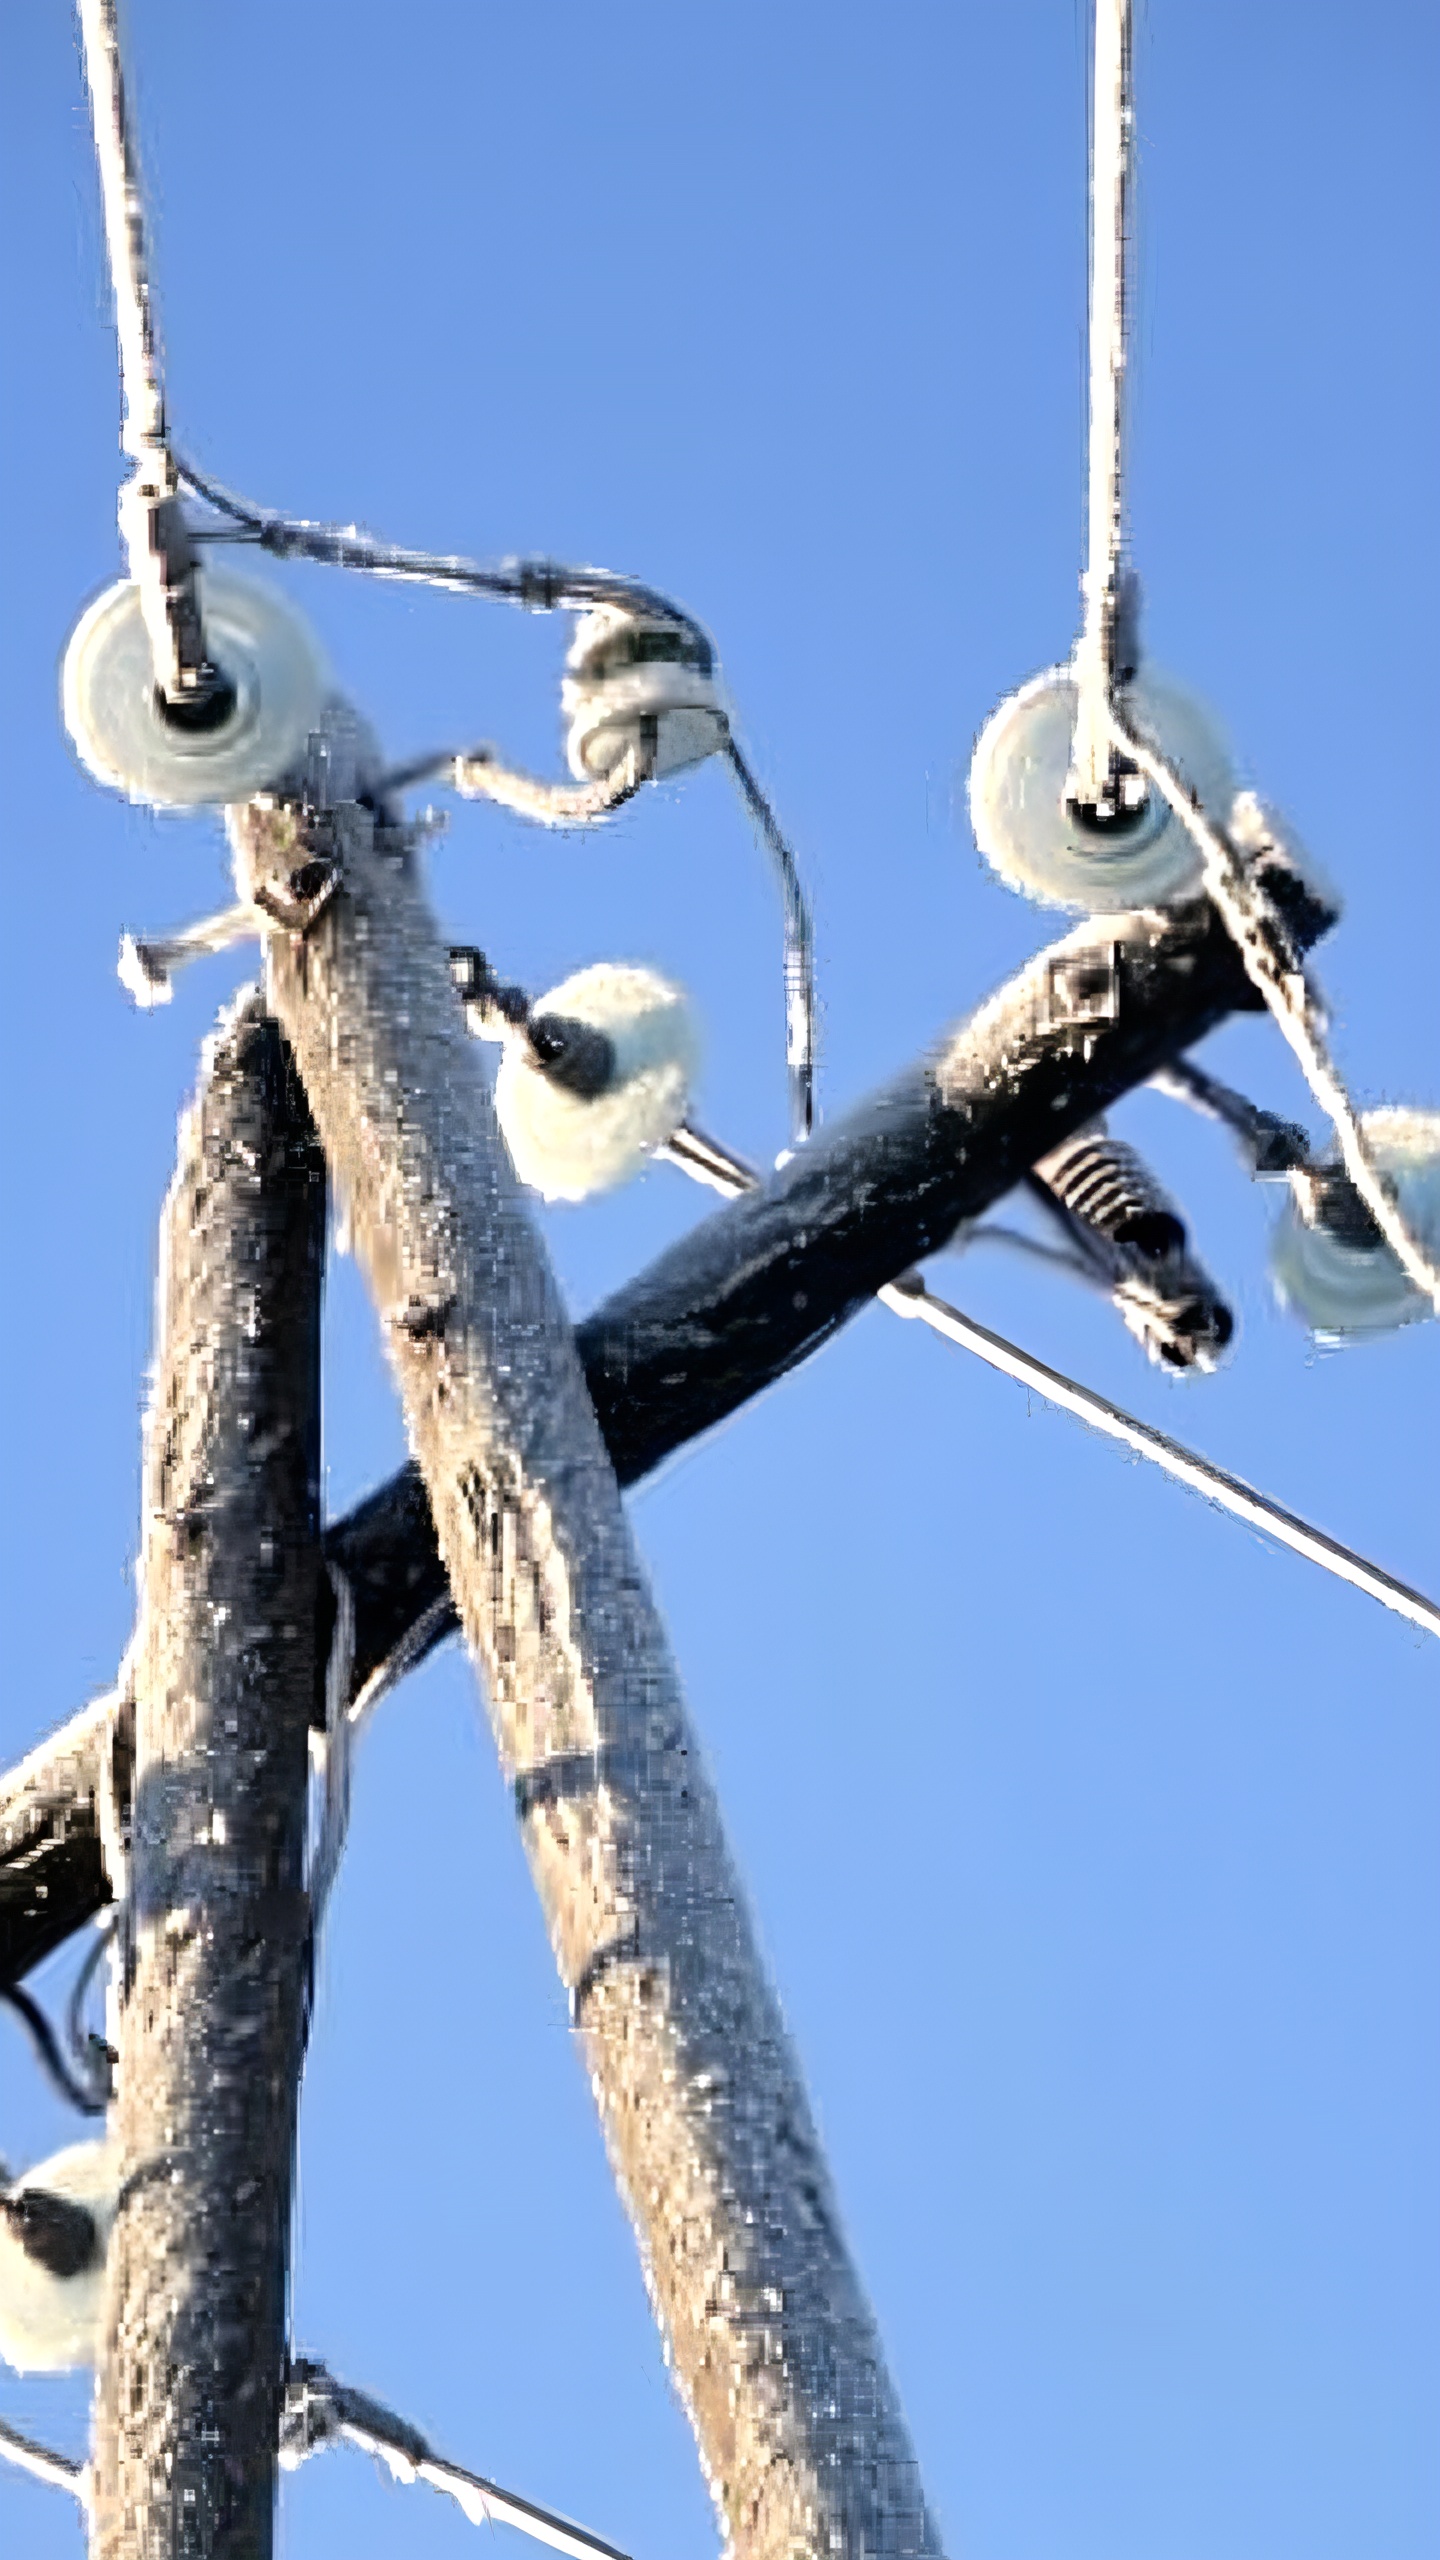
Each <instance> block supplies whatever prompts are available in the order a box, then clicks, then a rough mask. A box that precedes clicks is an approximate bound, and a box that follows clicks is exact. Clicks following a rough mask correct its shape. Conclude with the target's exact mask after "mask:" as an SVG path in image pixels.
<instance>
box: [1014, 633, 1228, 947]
mask: <svg viewBox="0 0 1440 2560" xmlns="http://www.w3.org/2000/svg"><path fill="white" fill-rule="evenodd" d="M1075 704H1076V691H1075V676H1074V670H1073V669H1072V668H1070V667H1068V666H1066V667H1050V668H1047V669H1046V672H1045V673H1044V674H1043V675H1039V676H1035V677H1033V678H1032V679H1031V681H1030V683H1029V684H1025V685H1022V686H1021V687H1020V690H1019V692H1018V693H1012V694H1011V695H1010V697H1009V699H1008V700H1007V701H1005V702H1002V703H1001V705H1000V708H999V710H998V711H996V712H994V713H993V714H992V715H991V717H990V719H989V720H988V721H987V722H986V724H985V727H984V728H983V729H982V730H981V732H980V736H979V738H978V740H977V741H976V746H975V753H974V756H973V757H972V759H971V764H970V818H971V824H972V825H973V827H974V830H975V841H976V843H977V844H978V846H979V848H980V850H981V852H982V853H983V854H984V856H985V859H986V861H987V862H989V863H990V864H991V866H992V867H993V869H995V870H996V871H998V872H999V874H1000V877H1001V879H1002V880H1006V881H1008V882H1009V884H1010V886H1011V888H1012V889H1019V890H1020V891H1021V892H1022V894H1023V895H1024V896H1025V897H1027V898H1034V899H1037V900H1038V901H1039V902H1040V904H1041V905H1043V906H1055V907H1077V908H1082V909H1084V910H1085V911H1086V912H1088V913H1089V914H1091V915H1108V914H1113V913H1115V912H1117V911H1119V910H1121V909H1124V908H1127V907H1149V906H1164V905H1166V904H1168V903H1170V902H1171V901H1173V900H1175V899H1178V898H1187V897H1193V896H1194V895H1195V894H1196V892H1197V891H1198V888H1199V884H1200V873H1201V863H1200V854H1199V850H1198V847H1197V846H1196V844H1195V841H1194V838H1193V837H1192V836H1191V835H1190V833H1189V831H1188V829H1186V828H1185V827H1183V826H1182V825H1181V823H1180V821H1179V819H1178V818H1177V817H1175V816H1174V814H1173V813H1172V811H1171V810H1170V809H1169V807H1168V806H1167V804H1166V803H1165V802H1164V801H1163V800H1162V799H1161V798H1160V795H1159V793H1158V792H1156V791H1153V790H1152V791H1150V792H1149V794H1148V797H1147V799H1146V802H1145V805H1144V807H1143V809H1141V811H1140V812H1139V813H1138V815H1137V816H1136V817H1135V818H1134V819H1132V820H1131V821H1130V822H1128V823H1127V824H1126V825H1125V826H1123V827H1120V828H1116V829H1114V830H1110V831H1102V830H1101V829H1099V828H1097V827H1094V826H1090V825H1087V824H1086V823H1085V821H1084V820H1083V819H1081V818H1080V817H1078V816H1077V815H1076V813H1075V811H1074V810H1073V809H1072V808H1071V807H1070V806H1069V805H1068V802H1067V797H1066V789H1067V784H1068V782H1069V778H1070V759H1071V751H1072V747H1073V744H1074V737H1075ZM1124 711H1125V716H1126V717H1127V718H1128V719H1129V720H1130V721H1131V722H1132V723H1133V725H1134V728H1135V731H1136V734H1137V736H1139V737H1141V738H1143V740H1144V742H1145V743H1146V745H1148V746H1152V747H1154V748H1155V749H1156V750H1157V751H1158V753H1159V754H1161V755H1163V756H1164V757H1165V758H1166V759H1167V761H1168V762H1169V763H1171V764H1173V765H1174V766H1175V767H1176V768H1177V770H1178V771H1179V772H1180V774H1181V775H1182V776H1183V777H1184V779H1185V781H1186V782H1188V783H1189V784H1190V786H1191V788H1192V790H1194V791H1195V792H1196V793H1197V794H1198V795H1199V799H1200V802H1201V806H1202V807H1203V808H1204V809H1206V810H1207V811H1209V813H1210V814H1211V815H1212V816H1213V817H1214V818H1216V819H1217V820H1218V821H1219V823H1220V824H1221V825H1222V826H1223V825H1224V824H1225V822H1226V820H1227V819H1228V817H1229V814H1230V805H1231V801H1232V799H1233V797H1234V792H1235V778H1234V775H1233V773H1232V771H1231V766H1230V757H1229V753H1228V750H1227V749H1226V746H1225V744H1224V741H1223V739H1222V738H1221V737H1220V735H1219V732H1218V731H1217V729H1216V727H1215V725H1214V723H1213V721H1212V720H1211V718H1210V715H1209V713H1208V712H1206V711H1205V710H1203V709H1202V707H1201V705H1200V704H1199V703H1197V702H1196V701H1195V700H1194V698H1193V697H1192V696H1191V695H1190V694H1188V693H1186V692H1184V691H1182V689H1181V687H1180V686H1179V685H1177V684H1172V683H1171V681H1170V679H1169V678H1168V677H1167V676H1163V675H1159V674H1157V673H1156V672H1155V670H1154V669H1153V668H1146V669H1145V670H1144V671H1143V672H1142V673H1141V674H1140V675H1138V676H1137V677H1136V678H1135V680H1134V682H1133V683H1132V684H1131V685H1129V686H1128V687H1127V688H1126V692H1125V696H1124Z"/></svg>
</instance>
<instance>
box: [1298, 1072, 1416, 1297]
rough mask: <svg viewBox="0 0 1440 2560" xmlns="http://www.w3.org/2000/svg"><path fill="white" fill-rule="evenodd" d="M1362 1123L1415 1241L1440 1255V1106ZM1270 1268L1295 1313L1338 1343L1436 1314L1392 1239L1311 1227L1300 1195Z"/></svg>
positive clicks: (1373, 1115) (1383, 1114)
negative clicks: (1361, 1238)
mask: <svg viewBox="0 0 1440 2560" xmlns="http://www.w3.org/2000/svg"><path fill="white" fill-rule="evenodd" d="M1360 1125H1361V1127H1362V1129H1363V1130H1364V1132H1365V1135H1366V1137H1367V1138H1368V1139H1369V1141H1370V1147H1371V1152H1372V1154H1373V1156H1374V1159H1375V1162H1376V1164H1377V1165H1378V1166H1379V1168H1380V1171H1381V1172H1382V1173H1388V1175H1389V1176H1390V1179H1391V1181H1392V1182H1393V1184H1394V1186H1395V1196H1396V1199H1397V1200H1398V1201H1399V1204H1400V1209H1401V1213H1402V1215H1403V1217H1404V1219H1405V1223H1406V1225H1407V1227H1408V1228H1409V1230H1410V1233H1411V1234H1412V1235H1413V1236H1414V1238H1415V1241H1416V1243H1417V1244H1418V1245H1419V1246H1420V1248H1421V1250H1422V1252H1425V1253H1427V1254H1429V1255H1431V1256H1434V1255H1436V1254H1440V1111H1410V1110H1405V1109H1403V1108H1401V1107H1399V1106H1395V1107H1392V1108H1389V1109H1385V1110H1381V1111H1367V1112H1365V1113H1364V1114H1363V1115H1362V1118H1361V1123H1360ZM1334 1160H1335V1159H1334V1157H1333V1155H1332V1156H1331V1158H1330V1159H1329V1161H1331V1162H1333V1161H1334ZM1270 1268H1271V1272H1272V1275H1273V1277H1274V1281H1275V1286H1276V1288H1277V1290H1278V1291H1279V1294H1280V1296H1281V1298H1282V1299H1283V1300H1284V1302H1285V1304H1286V1305H1287V1306H1288V1307H1289V1308H1290V1310H1291V1312H1292V1314H1294V1315H1297V1316H1298V1317H1299V1318H1300V1321H1301V1323H1302V1324H1307V1325H1308V1326H1309V1327H1310V1330H1311V1332H1312V1333H1318V1334H1322V1335H1324V1336H1326V1337H1328V1338H1329V1339H1330V1340H1332V1341H1341V1340H1344V1339H1347V1338H1349V1337H1351V1336H1354V1335H1359V1334H1367V1333H1391V1332H1393V1331H1394V1329H1395V1328H1396V1326H1397V1325H1402V1324H1415V1323H1418V1321H1419V1320H1420V1318H1421V1317H1422V1316H1428V1315H1432V1314H1433V1313H1434V1309H1433V1308H1432V1306H1431V1304H1430V1301H1429V1299H1428V1298H1426V1297H1423V1296H1422V1295H1421V1293H1420V1291H1419V1290H1418V1289H1417V1288H1416V1287H1415V1286H1414V1284H1413V1282H1412V1281H1410V1280H1409V1279H1408V1278H1407V1277H1406V1274H1405V1271H1404V1268H1403V1266H1402V1265H1401V1263H1400V1262H1399V1260H1398V1259H1397V1257H1396V1256H1395V1254H1394V1253H1392V1251H1391V1249H1390V1247H1389V1245H1388V1244H1374V1245H1357V1244H1350V1243H1347V1242H1346V1241H1345V1239H1344V1238H1343V1237H1341V1236H1337V1235H1332V1234H1331V1233H1330V1232H1329V1230H1328V1229H1327V1228H1325V1227H1323V1226H1309V1225H1307V1223H1306V1221H1305V1219H1304V1218H1303V1217H1302V1216H1301V1214H1300V1211H1299V1208H1298V1206H1297V1205H1296V1203H1295V1202H1294V1201H1293V1200H1291V1201H1290V1202H1288V1203H1287V1205H1286V1208H1285V1211H1284V1214H1283V1216H1282V1217H1281V1219H1280V1221H1279V1224H1278V1225H1277V1227H1276V1229H1275V1233H1274V1236H1273V1238H1272V1241H1271V1247H1270Z"/></svg>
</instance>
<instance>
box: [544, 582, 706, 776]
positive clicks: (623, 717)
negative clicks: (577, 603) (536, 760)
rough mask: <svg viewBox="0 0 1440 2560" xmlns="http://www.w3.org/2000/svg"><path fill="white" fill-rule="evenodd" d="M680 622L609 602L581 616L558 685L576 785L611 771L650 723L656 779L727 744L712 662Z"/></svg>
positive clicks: (640, 742)
mask: <svg viewBox="0 0 1440 2560" xmlns="http://www.w3.org/2000/svg"><path fill="white" fill-rule="evenodd" d="M700 655H701V651H700V649H699V647H698V645H697V643H696V641H695V639H694V638H693V637H692V635H691V634H690V633H689V632H687V631H686V630H684V629H683V628H682V627H681V626H680V625H679V624H676V623H667V622H663V621H661V620H660V619H659V618H658V617H656V618H650V617H647V616H645V615H642V614H632V613H623V612H621V611H620V610H619V609H618V608H617V607H615V606H612V605H601V606H597V608H596V610H595V611H594V612H593V613H587V614H586V615H585V617H584V619H583V621H582V622H581V624H580V627H579V629H578V631H577V632H576V635H575V640H574V644H573V646H572V648H571V650H570V655H569V659H568V661H567V672H566V675H565V678H564V681H563V683H562V685H561V688H560V707H561V712H562V715H563V718H564V721H565V752H566V756H567V759H568V761H569V766H570V770H571V772H572V773H573V774H574V775H575V777H576V779H577V781H580V782H599V781H602V780H603V779H604V778H605V776H606V775H607V774H610V773H613V772H614V770H615V767H616V766H617V765H618V764H619V762H620V760H621V758H622V757H623V756H624V755H626V754H627V753H628V752H629V751H630V749H632V748H638V747H641V746H642V745H643V743H644V736H645V728H646V724H648V723H649V722H652V721H653V723H654V741H655V747H654V753H655V761H654V765H653V767H652V771H653V773H654V775H655V776H656V778H659V777H661V776H663V775H665V774H667V773H679V772H681V771H683V769H684V768H685V767H686V766H687V765H692V764H703V763H704V761H705V758H706V757H707V756H711V755H714V753H715V751H716V749H717V748H718V747H721V746H723V745H724V742H725V707H724V703H723V700H722V698H721V694H720V688H719V686H718V684H717V683H716V680H715V673H714V669H713V667H710V666H702V665H701V664H699V663H698V660H699V658H700Z"/></svg>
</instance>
